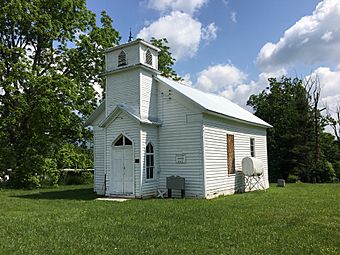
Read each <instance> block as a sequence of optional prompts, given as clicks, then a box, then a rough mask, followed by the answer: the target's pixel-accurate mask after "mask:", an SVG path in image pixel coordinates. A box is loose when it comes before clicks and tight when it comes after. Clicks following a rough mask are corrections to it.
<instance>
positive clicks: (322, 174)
mask: <svg viewBox="0 0 340 255" xmlns="http://www.w3.org/2000/svg"><path fill="white" fill-rule="evenodd" d="M335 180H336V175H335V171H334V168H333V165H332V163H330V162H328V161H326V160H324V161H321V162H320V163H319V164H318V165H317V166H315V168H314V169H313V170H312V182H334V181H335Z"/></svg>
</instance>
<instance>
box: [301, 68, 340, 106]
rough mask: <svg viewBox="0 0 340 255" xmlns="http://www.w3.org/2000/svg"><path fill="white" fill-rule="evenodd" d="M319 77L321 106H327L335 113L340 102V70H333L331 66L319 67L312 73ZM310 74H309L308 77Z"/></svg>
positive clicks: (313, 75)
mask: <svg viewBox="0 0 340 255" xmlns="http://www.w3.org/2000/svg"><path fill="white" fill-rule="evenodd" d="M311 76H312V77H314V78H315V77H318V79H319V81H320V85H321V104H320V106H321V107H324V106H327V107H329V109H330V110H331V113H334V111H335V109H336V107H337V105H338V104H339V103H340V101H339V100H340V86H339V85H340V84H339V82H340V70H331V69H330V68H329V67H319V68H317V69H316V70H314V71H313V72H312V74H311ZM308 77H309V76H307V79H308Z"/></svg>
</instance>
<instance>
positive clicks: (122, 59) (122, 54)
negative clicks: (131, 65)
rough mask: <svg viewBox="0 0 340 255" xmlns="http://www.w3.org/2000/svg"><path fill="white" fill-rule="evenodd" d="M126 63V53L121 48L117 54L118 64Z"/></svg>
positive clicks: (123, 64)
mask: <svg viewBox="0 0 340 255" xmlns="http://www.w3.org/2000/svg"><path fill="white" fill-rule="evenodd" d="M126 64H127V62H126V53H125V51H123V50H122V51H121V52H120V53H119V55H118V66H125V65H126Z"/></svg>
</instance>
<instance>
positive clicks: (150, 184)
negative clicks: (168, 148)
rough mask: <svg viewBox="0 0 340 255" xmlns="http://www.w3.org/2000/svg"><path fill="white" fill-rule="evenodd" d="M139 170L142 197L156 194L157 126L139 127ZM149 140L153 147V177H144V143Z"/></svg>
mask: <svg viewBox="0 0 340 255" xmlns="http://www.w3.org/2000/svg"><path fill="white" fill-rule="evenodd" d="M141 129H142V130H141V155H142V156H141V160H140V162H141V172H142V173H143V175H142V183H143V185H142V194H143V198H146V197H154V196H156V195H157V188H158V182H159V173H158V171H159V164H158V156H159V150H158V127H157V126H153V125H142V127H141ZM149 142H151V144H152V146H153V149H154V166H155V168H154V178H153V179H149V180H148V179H146V162H145V152H146V145H147V144H148V143H149Z"/></svg>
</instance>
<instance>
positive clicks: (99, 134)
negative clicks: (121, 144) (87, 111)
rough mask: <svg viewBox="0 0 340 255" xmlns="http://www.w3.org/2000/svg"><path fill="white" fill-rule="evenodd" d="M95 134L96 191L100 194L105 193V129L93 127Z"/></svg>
mask: <svg viewBox="0 0 340 255" xmlns="http://www.w3.org/2000/svg"><path fill="white" fill-rule="evenodd" d="M93 135H94V191H95V192H96V193H97V194H99V195H104V193H105V184H104V177H105V172H104V161H105V159H104V148H105V144H104V141H105V129H103V128H100V127H97V126H95V127H93Z"/></svg>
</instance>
